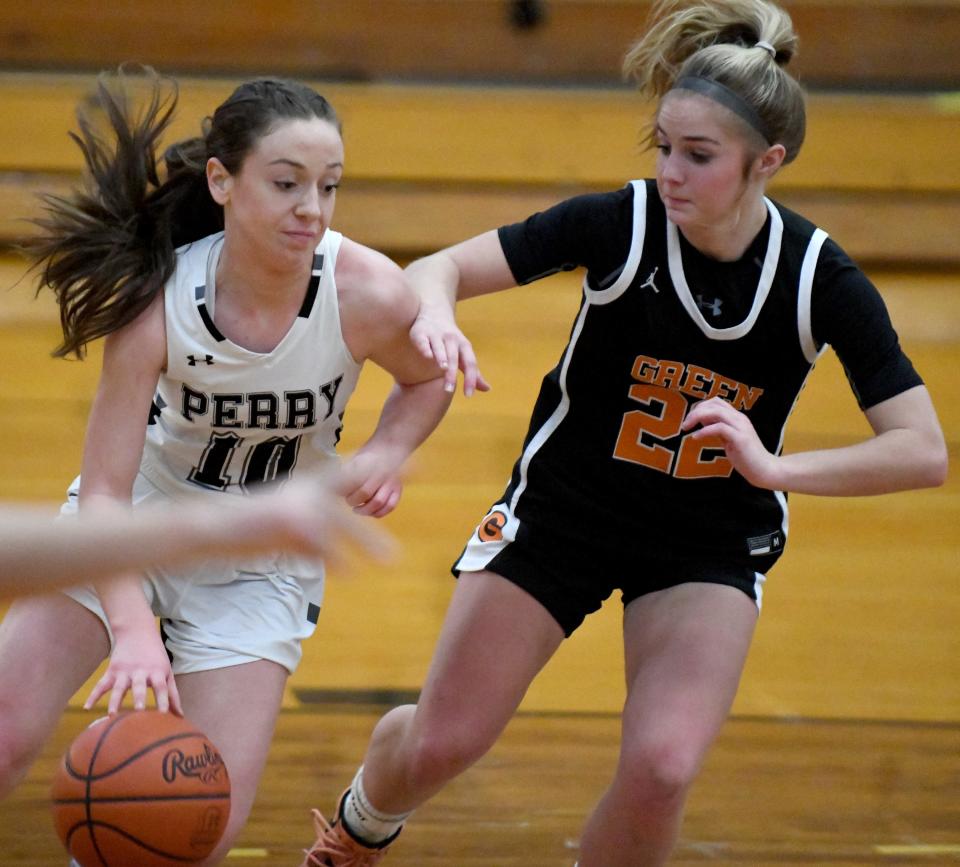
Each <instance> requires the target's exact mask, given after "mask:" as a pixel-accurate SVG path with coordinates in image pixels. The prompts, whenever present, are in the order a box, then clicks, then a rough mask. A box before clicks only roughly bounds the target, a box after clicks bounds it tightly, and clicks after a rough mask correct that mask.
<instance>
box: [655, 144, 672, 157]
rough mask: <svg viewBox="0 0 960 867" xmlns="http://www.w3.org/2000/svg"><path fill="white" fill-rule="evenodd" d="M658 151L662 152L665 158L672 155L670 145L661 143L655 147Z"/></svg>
mask: <svg viewBox="0 0 960 867" xmlns="http://www.w3.org/2000/svg"><path fill="white" fill-rule="evenodd" d="M655 147H656V149H657V150H658V151H660V153H662V154H663V155H664V156H669V154H670V145H668V144H663V143H659V144H657V145H655Z"/></svg>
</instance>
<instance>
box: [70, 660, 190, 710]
mask: <svg viewBox="0 0 960 867" xmlns="http://www.w3.org/2000/svg"><path fill="white" fill-rule="evenodd" d="M150 690H153V694H154V697H155V699H156V705H157V710H159V711H162V712H163V713H167V712H168V711H171V710H172V711H173V712H174V713H176V714H177V715H178V716H183V707H182V705H181V704H180V693H179V692H178V690H177V684H176V681H175V680H174V677H173V672H172V671H167V672H163V671H155V672H153V673H151V674H146V673H144V672H136V673H134V674H133V675H132V676H131V675H128V674H126V673H125V672H113V671H111V670H109V669H108V670H107V671H106V673H105V674H104V675H103V677H101V678H100V680H98V681H97V683H96V684H95V685H94V687H93V689H92V690H91V691H90V695H89V696H88V697H87V700H86V701H85V702H84V703H83V709H84V710H91V709H92V708H93V706H94V705H95V704H96V703H97V702H98V701H99V700H100V698H102V697H103V696H104V695H106V694H107V693H109V695H110V698H109V700H108V701H107V713H108V714H110V715H111V716H112V715H113V714H116V713H118V712H119V711H120V708H121V707H122V706H123V699H124V696H125V695H126V694H127V692H129V693H130V697H131V700H132V703H133V709H134V710H145V709H146V707H147V700H148V694H149V692H150Z"/></svg>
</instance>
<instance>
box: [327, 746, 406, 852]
mask: <svg viewBox="0 0 960 867" xmlns="http://www.w3.org/2000/svg"><path fill="white" fill-rule="evenodd" d="M411 812H412V811H411ZM409 816H410V813H400V814H399V815H393V816H392V815H390V814H389V813H384V812H383V811H382V810H378V809H377V808H376V807H374V806H373V805H372V804H371V803H370V799H369V798H367V794H366V792H364V790H363V765H361V766H360V770H358V771H357V775H356V776H355V777H354V778H353V782H352V783H351V784H350V794H348V795H347V798H346V800H345V801H344V803H343V815H342V818H343V821H344V822H346V823H347V827H348V828H349V829H350V830H351V831H352V832H353V833H354V836H356V837H359V838H360V839H361V840H363V841H364V842H365V843H373V844H376V843H382V842H383V841H384V840H389V839H390V838H391V837H392V836H393V835H394V834H396V833H397V832H398V831H399V830H400V829H401V828H402V827H403V823H404V822H406V820H407V818H408V817H409Z"/></svg>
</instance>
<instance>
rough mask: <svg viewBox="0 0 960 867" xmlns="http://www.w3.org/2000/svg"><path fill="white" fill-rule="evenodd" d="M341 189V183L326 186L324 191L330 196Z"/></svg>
mask: <svg viewBox="0 0 960 867" xmlns="http://www.w3.org/2000/svg"><path fill="white" fill-rule="evenodd" d="M339 188H340V184H339V182H338V183H336V184H324V185H323V191H324V192H325V193H326V194H327V195H329V194H330V193H334V192H336V191H337V190H338V189H339Z"/></svg>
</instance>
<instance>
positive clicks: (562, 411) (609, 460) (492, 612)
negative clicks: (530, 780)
mask: <svg viewBox="0 0 960 867" xmlns="http://www.w3.org/2000/svg"><path fill="white" fill-rule="evenodd" d="M796 44H797V40H796V37H795V35H794V33H793V29H792V24H791V21H790V18H789V17H788V16H787V14H786V13H785V12H783V11H782V10H781V9H779V8H778V7H776V6H774V5H773V4H771V3H768V2H765V0H722V2H721V0H700V2H698V3H689V2H687V3H677V2H663V3H660V4H658V5H657V6H656V7H655V11H654V18H653V20H652V23H651V27H650V28H649V29H648V31H647V33H646V35H645V36H644V37H642V38H641V40H640V41H639V42H638V43H637V44H636V45H635V46H634V48H633V49H632V50H631V52H630V54H629V55H628V57H627V61H626V69H627V70H628V71H629V72H630V73H631V74H632V75H633V77H635V78H636V80H637V81H638V83H639V85H640V89H641V91H642V92H643V93H644V94H646V95H647V96H649V97H651V98H655V99H657V100H658V108H657V112H656V116H655V119H654V124H653V130H652V143H653V145H654V146H655V147H656V148H657V149H658V151H659V155H658V159H657V168H656V179H655V180H650V181H639V182H632V183H630V184H628V185H627V186H626V187H625V188H624V189H622V190H619V191H617V192H612V193H607V194H601V195H589V196H583V197H579V198H574V199H571V200H569V201H566V202H563V203H562V204H559V205H557V206H556V207H554V208H552V209H550V210H548V211H546V212H545V213H542V214H536V215H534V216H532V217H530V218H529V219H527V220H525V221H524V222H521V223H517V224H515V225H511V226H505V227H503V228H501V229H500V230H499V231H491V232H488V233H486V234H483V235H480V236H478V237H476V238H473V239H471V240H468V241H465V242H463V243H461V244H458V245H456V246H454V247H452V248H450V249H448V250H444V251H441V252H440V253H437V254H435V255H433V256H430V257H427V258H426V259H423V260H420V261H418V262H415V263H413V264H412V265H411V266H410V267H409V269H408V276H409V278H410V279H411V280H412V281H413V282H414V283H415V285H416V286H417V288H418V291H419V292H420V294H421V298H422V300H423V304H422V307H421V315H420V319H419V320H418V323H417V324H416V325H415V326H414V329H413V334H412V336H413V338H414V339H415V341H416V342H419V345H420V346H421V348H422V349H423V351H424V352H425V354H427V355H429V356H432V357H435V358H437V360H438V361H439V362H441V364H446V365H447V376H448V380H447V381H448V384H449V383H450V382H452V381H453V379H454V378H455V376H456V373H457V368H458V367H461V368H463V369H464V371H465V389H466V390H467V391H469V390H471V388H472V387H473V385H474V383H475V381H476V376H477V373H476V367H475V364H474V361H473V357H472V351H471V350H470V348H469V345H468V344H465V343H464V339H463V338H462V336H461V335H460V333H459V331H458V330H457V328H456V325H455V323H454V322H453V310H452V308H453V305H454V302H455V301H456V300H458V299H464V298H469V297H472V296H476V295H481V294H484V293H488V292H495V291H499V290H502V289H506V288H508V287H511V286H514V285H516V284H523V283H527V282H530V281H532V280H535V279H537V278H539V277H542V276H545V275H547V274H550V273H554V272H556V271H558V270H561V269H569V268H574V267H582V268H585V270H586V276H585V280H584V289H583V300H582V303H581V307H580V311H579V314H578V316H577V318H576V321H575V323H574V325H573V328H572V331H571V336H570V342H569V344H568V346H567V347H566V350H565V352H564V353H563V356H562V358H561V361H560V363H559V364H558V365H557V367H556V368H555V369H554V370H552V371H551V372H550V373H548V374H547V376H546V377H545V378H544V380H543V385H542V388H541V391H540V395H539V398H538V400H537V403H536V405H535V407H534V410H533V417H532V420H531V424H530V428H529V432H528V434H527V437H526V440H525V442H524V445H523V452H522V455H521V457H520V459H519V460H518V461H517V464H516V466H515V468H514V470H513V475H512V478H511V480H510V483H509V485H508V487H507V489H506V491H505V492H504V494H503V497H502V498H501V499H500V500H498V501H497V502H496V503H495V504H493V505H492V506H491V507H490V509H489V511H488V513H487V516H486V517H485V518H484V519H483V520H482V521H481V523H480V524H479V526H478V527H477V530H476V532H475V533H474V535H473V536H472V538H471V539H470V540H469V541H468V543H467V546H466V548H465V550H464V552H463V553H462V555H461V556H460V558H459V560H458V561H457V563H456V565H455V567H454V571H455V573H456V574H457V575H458V576H459V580H458V582H457V586H456V589H455V591H454V594H453V599H452V602H451V605H450V608H449V611H448V614H447V618H446V622H445V624H444V627H443V631H442V633H441V636H440V639H439V643H438V646H437V648H436V651H435V654H434V659H433V663H432V667H431V669H430V671H429V674H428V676H427V681H426V684H425V686H424V688H423V692H422V694H421V697H420V701H419V704H418V705H417V706H415V707H414V706H406V707H400V708H396V709H394V710H393V711H391V712H390V713H388V714H387V715H386V716H385V717H384V718H383V719H382V720H381V721H380V722H379V723H378V725H377V727H376V729H375V731H374V734H373V736H372V740H371V743H370V745H369V748H368V750H367V754H366V757H365V759H364V763H363V765H362V767H361V770H360V771H358V773H357V775H356V777H355V778H354V780H353V782H352V783H351V784H350V787H349V789H348V790H347V792H346V793H345V795H344V797H343V798H342V799H341V802H340V805H339V807H338V811H337V814H336V818H335V820H334V822H333V824H332V826H331V825H328V824H327V823H326V822H325V821H324V820H323V819H322V817H319V816H318V817H317V824H318V828H319V832H320V833H319V839H318V840H317V843H316V844H315V846H314V848H313V850H312V851H311V853H310V854H309V855H308V857H307V860H306V862H305V865H334V867H336V865H346V864H350V865H359V864H363V865H367V864H373V863H375V862H376V861H377V860H379V859H380V858H381V857H382V856H383V854H384V852H385V851H386V848H387V847H388V846H389V845H390V843H391V842H392V841H393V839H394V838H395V837H396V835H397V834H398V833H399V831H400V828H401V826H402V824H403V822H404V820H405V818H406V817H407V816H408V815H409V814H410V812H411V811H412V810H413V809H414V808H416V807H417V806H418V805H419V804H422V803H423V802H424V801H425V800H427V799H428V798H429V797H431V796H432V795H433V794H435V793H436V792H438V791H439V790H440V789H441V788H442V787H443V786H444V784H445V783H446V782H448V781H449V780H450V779H451V778H452V777H454V776H455V775H456V774H458V773H460V772H461V771H463V770H464V769H466V768H468V767H469V766H470V765H471V764H472V763H473V762H475V761H476V760H477V759H478V758H480V757H481V756H482V755H483V754H484V753H485V752H486V751H487V750H488V749H489V748H490V746H491V745H492V744H493V743H494V741H495V740H496V738H497V737H498V735H499V734H500V732H501V731H502V730H503V728H504V726H505V725H506V724H507V722H508V721H509V719H510V718H511V716H512V715H513V713H514V711H515V710H516V708H517V706H518V704H519V703H520V701H521V699H522V697H523V695H524V693H525V692H526V690H527V687H528V686H529V684H530V681H531V680H532V678H533V677H534V676H535V675H536V674H537V672H538V671H539V670H540V669H541V668H542V666H543V665H544V664H545V663H546V662H547V660H548V659H550V657H551V656H552V655H553V653H554V651H556V649H557V647H558V646H559V644H560V642H561V641H562V640H563V638H564V637H565V636H567V635H569V634H570V633H572V632H573V630H574V629H576V628H577V626H578V625H579V624H580V623H581V622H582V620H583V618H584V617H585V616H586V615H587V614H589V613H590V612H592V611H595V610H597V609H598V608H599V607H600V605H601V603H602V601H603V600H604V599H605V598H606V597H607V596H609V594H610V593H611V592H612V591H613V590H615V589H619V590H620V591H621V592H622V594H623V603H624V606H625V613H624V627H623V628H624V644H625V656H626V675H627V684H628V691H627V699H626V704H625V707H624V711H623V741H622V744H621V753H620V760H619V762H618V765H617V769H616V773H615V775H614V778H613V780H612V781H611V783H610V786H609V788H608V789H607V791H606V792H605V793H604V794H603V795H602V797H601V798H600V801H599V803H598V805H597V806H596V808H595V810H594V811H593V813H592V815H591V816H590V817H589V819H588V821H587V824H586V827H585V829H584V831H583V834H582V838H581V846H580V860H579V864H580V867H627V865H629V867H638V865H655V864H662V863H663V862H664V861H665V860H666V859H667V858H668V856H669V853H670V851H671V849H672V847H673V845H674V842H675V839H676V836H677V833H678V830H679V827H680V822H681V817H682V811H683V805H684V801H685V797H686V794H687V791H688V789H689V787H690V785H691V783H692V782H693V780H694V778H695V777H696V775H697V773H698V771H699V769H700V767H701V764H702V762H703V759H704V756H705V755H706V752H707V750H708V748H709V747H710V745H711V743H712V742H713V740H714V738H715V737H716V735H717V733H718V731H719V729H720V727H721V725H722V724H723V721H724V719H725V718H726V716H727V714H728V712H729V710H730V707H731V704H732V702H733V699H734V695H735V693H736V690H737V686H738V682H739V679H740V675H741V671H742V670H743V666H744V661H745V659H746V654H747V650H748V648H749V645H750V642H751V638H752V635H753V630H754V625H755V622H756V619H757V614H758V610H759V607H760V602H761V589H762V586H763V582H764V576H765V574H766V572H767V571H768V570H769V569H770V568H771V567H772V566H773V564H774V563H775V562H776V560H777V558H778V557H779V556H780V555H781V553H782V550H783V546H784V543H785V541H786V527H787V521H786V514H787V502H786V495H787V492H790V491H796V492H802V493H805V494H821V495H863V494H880V493H886V492H890V491H897V490H903V489H908V488H917V487H924V486H935V485H939V484H941V483H942V482H943V480H944V478H945V473H946V448H945V444H944V439H943V434H942V432H941V429H940V426H939V423H938V421H937V417H936V413H935V411H934V409H933V406H932V404H931V401H930V398H929V395H928V393H927V390H926V388H925V387H924V385H923V383H922V381H921V379H920V377H919V376H918V375H917V373H916V372H915V370H914V369H913V366H912V365H911V363H910V361H909V360H908V359H907V358H906V356H905V355H904V354H903V352H902V350H901V349H900V346H899V342H898V339H897V335H896V333H895V332H894V330H893V328H892V326H891V324H890V321H889V318H888V316H887V313H886V310H885V308H884V305H883V302H882V300H881V298H880V296H879V294H878V293H877V291H876V289H875V288H874V287H873V286H872V285H871V283H870V281H869V280H868V279H867V278H866V277H865V276H864V274H863V273H862V272H861V271H860V270H859V269H858V268H857V266H856V265H854V264H853V262H851V261H850V259H849V258H848V257H847V256H846V255H845V254H844V253H843V251H842V250H841V248H840V247H839V246H838V245H837V244H836V243H834V242H833V241H832V240H830V239H829V238H828V237H827V235H826V233H825V232H823V231H822V230H820V229H817V228H816V227H815V226H813V225H812V224H811V223H809V222H808V221H807V220H805V219H803V218H802V217H801V216H799V215H798V214H795V213H792V212H791V211H789V210H787V209H786V208H783V207H781V206H780V205H777V204H775V203H774V202H772V201H770V200H769V199H768V198H766V196H765V194H764V193H765V189H766V186H767V183H768V182H769V181H770V179H771V178H772V177H773V176H774V174H776V172H777V171H778V170H779V169H780V167H781V166H782V165H784V164H785V163H788V162H790V161H791V160H793V159H794V158H795V157H796V156H797V154H798V152H799V149H800V146H801V143H802V141H803V137H804V106H803V96H802V93H801V91H800V88H799V85H798V84H797V83H796V81H795V80H794V79H793V78H792V77H790V76H789V75H788V74H787V73H786V71H785V69H784V67H785V66H786V65H787V63H788V61H789V60H790V59H791V57H792V56H793V54H794V52H795V49H796ZM828 344H832V345H833V347H834V349H835V351H836V352H837V353H838V355H839V357H840V359H841V361H842V362H843V364H844V366H845V368H846V370H847V373H848V375H849V378H850V381H851V383H852V385H853V389H854V392H855V394H856V398H857V400H858V401H859V403H860V406H861V408H862V409H863V411H864V413H865V415H866V417H867V420H868V421H869V423H870V425H871V427H872V429H873V436H872V437H870V438H869V439H867V440H865V441H863V442H860V443H858V444H856V445H852V446H847V447H844V448H836V449H828V450H824V451H816V452H803V453H796V454H789V455H784V454H782V453H781V446H782V438H783V431H784V426H785V424H786V421H787V418H788V416H789V414H790V411H791V409H792V408H793V405H794V403H795V401H796V399H797V396H798V394H799V392H800V390H801V388H802V387H803V384H804V381H805V379H806V377H807V375H808V373H809V372H810V370H811V368H812V366H813V364H814V362H815V361H816V358H817V356H818V355H819V354H820V353H821V352H822V351H823V350H824V349H825V348H826V346H827V345H828ZM461 352H465V353H466V355H465V356H461V354H460V353H461ZM505 854H506V853H505Z"/></svg>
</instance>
